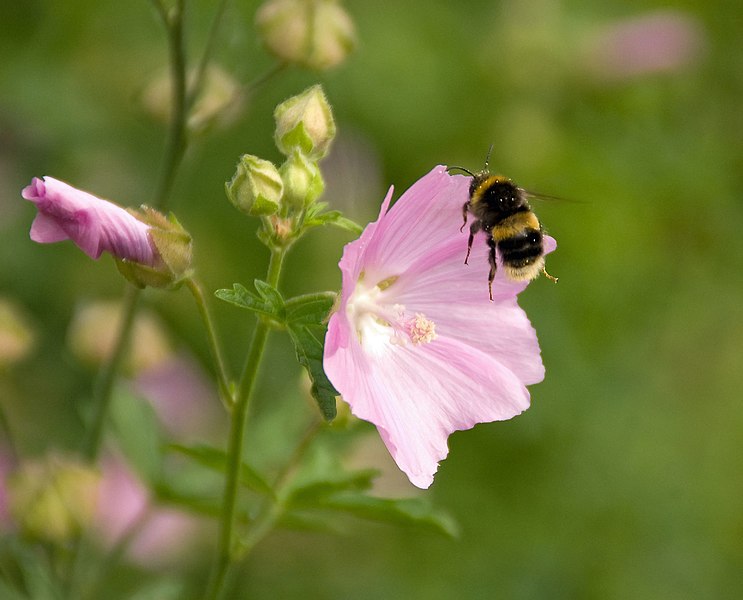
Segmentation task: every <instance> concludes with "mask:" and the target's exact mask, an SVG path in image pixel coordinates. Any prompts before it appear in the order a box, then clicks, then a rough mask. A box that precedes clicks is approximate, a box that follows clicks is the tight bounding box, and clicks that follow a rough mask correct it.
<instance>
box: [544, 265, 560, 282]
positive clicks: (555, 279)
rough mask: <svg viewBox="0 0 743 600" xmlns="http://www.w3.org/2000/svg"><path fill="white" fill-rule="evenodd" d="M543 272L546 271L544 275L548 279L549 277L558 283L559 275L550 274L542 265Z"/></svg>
mask: <svg viewBox="0 0 743 600" xmlns="http://www.w3.org/2000/svg"><path fill="white" fill-rule="evenodd" d="M542 273H544V276H545V277H546V278H547V279H549V280H550V281H551V282H552V283H557V281H558V279H559V277H553V276H552V275H550V274H549V273H547V269H545V268H544V267H542Z"/></svg>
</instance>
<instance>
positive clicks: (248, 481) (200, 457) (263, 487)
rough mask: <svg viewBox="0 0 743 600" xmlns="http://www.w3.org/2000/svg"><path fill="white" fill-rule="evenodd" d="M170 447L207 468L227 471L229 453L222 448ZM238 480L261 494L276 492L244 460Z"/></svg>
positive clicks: (197, 446)
mask: <svg viewBox="0 0 743 600" xmlns="http://www.w3.org/2000/svg"><path fill="white" fill-rule="evenodd" d="M168 448H169V449H170V450H172V451H174V452H178V453H179V454H182V455H183V456H187V457H188V458H190V459H192V460H193V461H195V462H196V463H198V464H200V465H202V466H204V467H206V468H207V469H211V470H213V471H218V472H220V473H224V472H225V471H226V468H227V454H226V453H225V452H224V450H220V449H219V448H212V447H211V446H205V445H203V444H199V445H196V446H182V445H180V444H171V445H170V446H169V447H168ZM238 481H239V483H240V485H243V486H245V487H246V488H248V489H250V490H253V491H254V492H258V493H259V494H264V495H267V496H272V495H273V493H274V492H273V490H272V489H271V486H270V485H269V484H268V483H267V482H266V480H265V479H264V478H263V476H262V475H261V474H260V473H258V471H257V470H256V469H254V468H253V467H251V466H250V465H249V464H248V463H247V462H245V461H244V460H243V461H242V464H241V465H240V476H239V479H238Z"/></svg>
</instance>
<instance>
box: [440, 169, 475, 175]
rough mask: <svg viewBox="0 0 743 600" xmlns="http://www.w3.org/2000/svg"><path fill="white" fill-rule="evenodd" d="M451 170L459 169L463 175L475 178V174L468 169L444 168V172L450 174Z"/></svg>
mask: <svg viewBox="0 0 743 600" xmlns="http://www.w3.org/2000/svg"><path fill="white" fill-rule="evenodd" d="M452 169H459V170H460V171H464V172H465V173H467V174H468V175H471V176H472V177H474V176H475V174H474V173H473V172H472V171H470V170H469V169H465V168H464V167H446V172H447V173H450V172H451V170H452Z"/></svg>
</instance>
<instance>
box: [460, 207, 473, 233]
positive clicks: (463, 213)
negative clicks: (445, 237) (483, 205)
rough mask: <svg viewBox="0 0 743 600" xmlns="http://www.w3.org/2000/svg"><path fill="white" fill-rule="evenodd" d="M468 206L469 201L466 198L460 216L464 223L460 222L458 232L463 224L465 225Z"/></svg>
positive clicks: (461, 229) (462, 227) (462, 229)
mask: <svg viewBox="0 0 743 600" xmlns="http://www.w3.org/2000/svg"><path fill="white" fill-rule="evenodd" d="M469 207H470V202H469V200H467V202H465V203H464V204H463V205H462V218H463V219H464V223H462V226H461V227H460V228H459V231H460V232H462V231H464V226H465V225H467V212H468V209H469Z"/></svg>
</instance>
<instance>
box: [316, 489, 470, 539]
mask: <svg viewBox="0 0 743 600" xmlns="http://www.w3.org/2000/svg"><path fill="white" fill-rule="evenodd" d="M318 507H321V508H324V509H330V510H334V511H341V512H345V513H348V514H350V515H353V516H355V517H358V518H361V519H367V520H372V521H380V522H385V523H395V524H398V525H409V526H414V527H418V528H423V529H428V530H431V531H435V532H436V533H441V534H444V535H447V536H450V537H456V536H457V535H458V533H459V528H458V526H457V524H456V522H455V521H454V520H453V519H452V518H451V517H450V516H449V515H448V514H446V513H443V512H441V511H438V510H435V509H434V508H432V507H431V505H430V504H429V503H428V502H427V501H426V500H424V499H422V498H403V499H391V498H376V497H374V496H366V495H362V494H354V493H343V494H336V495H333V496H330V497H328V498H325V499H323V500H322V501H321V502H320V503H319V504H318Z"/></svg>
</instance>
